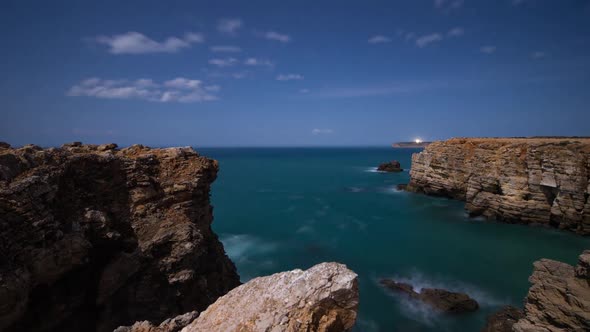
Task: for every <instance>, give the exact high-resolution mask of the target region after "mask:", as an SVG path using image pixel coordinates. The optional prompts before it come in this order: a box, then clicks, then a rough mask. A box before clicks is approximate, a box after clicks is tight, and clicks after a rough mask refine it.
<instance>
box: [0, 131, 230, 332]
mask: <svg viewBox="0 0 590 332" xmlns="http://www.w3.org/2000/svg"><path fill="white" fill-rule="evenodd" d="M115 148H116V146H115V145H114V144H110V145H105V146H102V147H98V146H95V145H83V144H81V143H80V142H74V143H70V144H64V146H63V147H62V148H51V149H45V150H44V149H41V148H39V147H36V146H24V147H22V148H20V149H9V148H2V149H0V330H2V331H112V330H113V328H115V327H117V326H119V325H125V324H130V323H133V322H135V321H140V320H145V319H147V320H150V321H161V320H163V319H165V318H167V317H170V316H174V315H176V314H179V313H183V312H187V311H191V310H204V309H205V308H206V307H207V306H208V305H209V304H211V303H213V302H214V301H215V300H216V299H217V298H218V297H219V296H221V295H223V294H225V293H227V292H228V291H229V290H230V289H232V288H234V287H236V286H238V285H239V278H238V275H237V273H236V270H235V267H234V265H233V263H232V262H231V261H230V260H229V258H228V257H227V256H226V255H225V252H224V249H223V246H222V244H221V243H220V242H219V241H218V239H217V236H216V235H215V234H214V233H213V232H212V230H211V222H212V220H213V215H212V207H211V206H210V204H209V190H210V185H211V183H212V182H213V181H214V180H215V178H216V174H217V170H218V164H217V162H216V161H214V160H211V159H207V158H204V157H200V156H199V155H198V154H197V153H196V152H195V151H194V150H193V149H191V148H167V149H150V148H147V147H143V146H133V147H130V148H126V149H121V150H114V149H115Z"/></svg>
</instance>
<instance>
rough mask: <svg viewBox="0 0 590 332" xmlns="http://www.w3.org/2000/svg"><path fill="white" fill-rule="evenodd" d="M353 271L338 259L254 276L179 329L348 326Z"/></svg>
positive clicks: (353, 306)
mask: <svg viewBox="0 0 590 332" xmlns="http://www.w3.org/2000/svg"><path fill="white" fill-rule="evenodd" d="M358 301H359V293H358V285H357V275H356V274H355V273H354V272H352V271H351V270H349V269H347V268H346V266H344V265H342V264H338V263H322V264H318V265H316V266H314V267H312V268H310V269H308V270H306V271H302V270H293V271H289V272H282V273H276V274H273V275H270V276H267V277H260V278H256V279H252V280H250V281H248V282H247V283H245V284H243V285H241V286H239V287H237V288H235V289H233V290H232V291H230V292H229V293H227V294H226V295H224V296H223V297H221V298H219V299H218V300H217V301H216V302H215V303H213V304H212V305H211V306H210V307H209V308H207V310H206V311H204V312H202V313H201V315H200V316H199V317H198V318H197V319H195V320H194V321H193V322H192V323H191V324H190V325H188V326H187V327H185V328H184V329H183V330H182V332H197V331H198V332H205V331H207V332H231V331H236V332H237V331H240V332H254V331H256V332H263V331H275V332H278V331H292V332H295V331H310V332H312V331H321V332H328V331H333V332H336V331H347V330H349V329H351V328H352V326H353V325H354V323H355V320H356V314H357V308H358Z"/></svg>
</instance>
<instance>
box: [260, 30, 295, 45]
mask: <svg viewBox="0 0 590 332" xmlns="http://www.w3.org/2000/svg"><path fill="white" fill-rule="evenodd" d="M264 38H266V39H268V40H275V41H279V42H281V43H288V42H290V41H291V37H290V36H289V35H286V34H282V33H278V32H276V31H268V32H265V33H264Z"/></svg>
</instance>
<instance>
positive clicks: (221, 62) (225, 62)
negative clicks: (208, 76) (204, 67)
mask: <svg viewBox="0 0 590 332" xmlns="http://www.w3.org/2000/svg"><path fill="white" fill-rule="evenodd" d="M237 63H238V59H235V58H225V59H210V60H209V64H211V65H214V66H217V67H222V68H223V67H231V66H233V65H235V64H237Z"/></svg>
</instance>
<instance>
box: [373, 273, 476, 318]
mask: <svg viewBox="0 0 590 332" xmlns="http://www.w3.org/2000/svg"><path fill="white" fill-rule="evenodd" d="M380 283H381V285H383V286H385V287H386V288H387V289H389V290H391V291H394V292H397V293H401V294H404V295H406V296H408V297H409V298H411V299H414V300H418V301H421V302H424V303H426V304H428V305H429V306H431V307H432V308H434V309H436V310H438V311H441V312H445V313H464V312H471V311H476V310H477V309H478V308H479V304H478V303H477V301H475V300H474V299H472V298H471V297H469V295H467V294H464V293H456V292H450V291H447V290H445V289H439V288H422V290H421V291H420V293H418V292H416V291H415V290H414V287H413V286H412V285H410V284H407V283H403V282H396V281H394V280H391V279H382V280H381V281H380Z"/></svg>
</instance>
